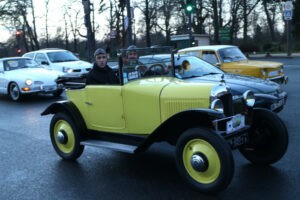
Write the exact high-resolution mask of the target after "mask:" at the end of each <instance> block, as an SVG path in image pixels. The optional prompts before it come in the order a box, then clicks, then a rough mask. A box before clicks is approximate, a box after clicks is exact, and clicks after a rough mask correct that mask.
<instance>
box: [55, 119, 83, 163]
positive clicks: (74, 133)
mask: <svg viewBox="0 0 300 200" xmlns="http://www.w3.org/2000/svg"><path fill="white" fill-rule="evenodd" d="M81 133H82V131H81V127H77V126H76V124H75V123H74V120H73V119H72V118H71V117H70V116H68V115H67V114H66V113H56V114H55V115H54V116H53V118H52V120H51V123H50V138H51V142H52V145H53V147H54V149H55V151H56V153H57V154H58V155H59V156H60V157H62V158H63V159H65V160H76V159H77V158H79V156H81V154H82V152H83V150H84V146H83V145H80V134H81ZM59 135H60V136H61V135H63V141H62V138H60V139H61V140H59Z"/></svg>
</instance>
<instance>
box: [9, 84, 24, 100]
mask: <svg viewBox="0 0 300 200" xmlns="http://www.w3.org/2000/svg"><path fill="white" fill-rule="evenodd" d="M9 97H10V98H11V99H12V100H13V101H20V100H21V97H22V94H21V92H20V89H19V86H18V84H17V83H11V84H10V85H9Z"/></svg>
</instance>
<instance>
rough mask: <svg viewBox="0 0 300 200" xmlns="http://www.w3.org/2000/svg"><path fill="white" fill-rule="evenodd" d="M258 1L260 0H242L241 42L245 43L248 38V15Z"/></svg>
mask: <svg viewBox="0 0 300 200" xmlns="http://www.w3.org/2000/svg"><path fill="white" fill-rule="evenodd" d="M259 2H260V0H252V1H247V0H242V2H241V5H242V11H243V42H244V43H246V42H247V40H248V34H247V33H248V25H249V24H248V16H249V15H250V14H251V12H252V11H253V10H254V8H255V7H256V6H257V4H258V3H259Z"/></svg>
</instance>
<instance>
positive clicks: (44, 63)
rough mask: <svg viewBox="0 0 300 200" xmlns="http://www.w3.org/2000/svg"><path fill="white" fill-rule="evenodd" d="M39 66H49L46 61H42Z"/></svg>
mask: <svg viewBox="0 0 300 200" xmlns="http://www.w3.org/2000/svg"><path fill="white" fill-rule="evenodd" d="M41 65H49V63H48V62H47V61H42V62H41Z"/></svg>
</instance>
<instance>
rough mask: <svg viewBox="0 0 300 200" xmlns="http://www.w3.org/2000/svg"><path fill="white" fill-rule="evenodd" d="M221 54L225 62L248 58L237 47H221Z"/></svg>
mask: <svg viewBox="0 0 300 200" xmlns="http://www.w3.org/2000/svg"><path fill="white" fill-rule="evenodd" d="M219 54H220V57H221V59H222V62H224V63H227V62H235V61H241V60H247V58H246V56H245V55H244V54H243V53H242V52H241V50H240V49H239V48H237V47H229V48H224V49H220V50H219Z"/></svg>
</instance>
